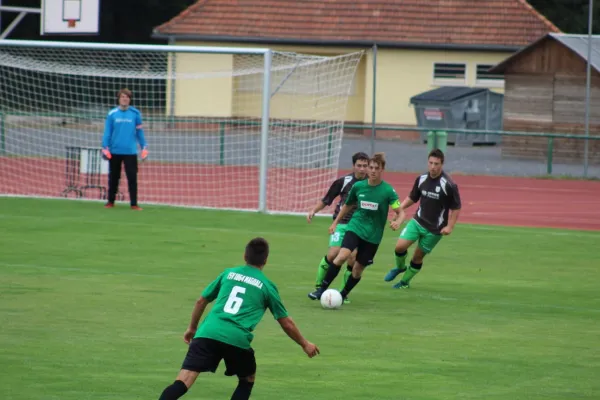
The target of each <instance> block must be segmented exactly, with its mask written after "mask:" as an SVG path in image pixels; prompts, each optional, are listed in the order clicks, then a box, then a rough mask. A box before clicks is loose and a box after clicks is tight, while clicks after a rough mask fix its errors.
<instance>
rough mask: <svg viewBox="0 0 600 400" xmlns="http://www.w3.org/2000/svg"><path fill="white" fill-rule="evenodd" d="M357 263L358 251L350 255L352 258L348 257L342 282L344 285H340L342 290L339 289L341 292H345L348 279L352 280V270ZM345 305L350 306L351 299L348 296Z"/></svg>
mask: <svg viewBox="0 0 600 400" xmlns="http://www.w3.org/2000/svg"><path fill="white" fill-rule="evenodd" d="M355 263H356V250H354V251H353V252H352V253H350V257H348V260H347V261H346V271H344V279H343V280H342V283H341V284H340V288H339V291H340V292H341V291H342V290H344V288H345V287H346V283H348V279H349V278H350V276H352V269H353V267H354V264H355ZM344 304H350V299H349V298H348V296H346V297H344Z"/></svg>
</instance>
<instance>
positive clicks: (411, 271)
mask: <svg viewBox="0 0 600 400" xmlns="http://www.w3.org/2000/svg"><path fill="white" fill-rule="evenodd" d="M422 266H423V264H415V263H414V262H412V261H411V262H410V266H409V267H408V269H407V270H406V272H405V273H404V275H403V276H402V282H404V283H408V282H410V280H411V279H412V278H414V277H415V275H416V274H418V273H419V271H421V267H422Z"/></svg>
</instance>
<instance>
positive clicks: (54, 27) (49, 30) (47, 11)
mask: <svg viewBox="0 0 600 400" xmlns="http://www.w3.org/2000/svg"><path fill="white" fill-rule="evenodd" d="M40 21H41V32H40V34H41V35H97V34H98V29H99V22H100V0H42V8H41V17H40Z"/></svg>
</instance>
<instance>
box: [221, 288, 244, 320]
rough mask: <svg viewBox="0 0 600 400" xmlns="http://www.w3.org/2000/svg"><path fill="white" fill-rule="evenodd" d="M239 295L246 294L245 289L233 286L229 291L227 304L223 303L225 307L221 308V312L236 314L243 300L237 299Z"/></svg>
mask: <svg viewBox="0 0 600 400" xmlns="http://www.w3.org/2000/svg"><path fill="white" fill-rule="evenodd" d="M239 293H242V294H244V293H246V288H245V287H241V286H234V287H233V289H231V293H230V294H229V298H228V299H227V303H225V307H223V311H225V312H226V313H227V314H237V313H238V311H240V307H241V306H242V303H243V302H244V299H243V298H241V297H238V294H239Z"/></svg>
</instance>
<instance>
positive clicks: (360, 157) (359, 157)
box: [352, 151, 369, 165]
mask: <svg viewBox="0 0 600 400" xmlns="http://www.w3.org/2000/svg"><path fill="white" fill-rule="evenodd" d="M358 160H365V161H366V162H369V156H368V155H367V153H363V152H362V151H361V152H358V153H354V155H353V156H352V165H355V164H356V162H357V161H358Z"/></svg>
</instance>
